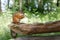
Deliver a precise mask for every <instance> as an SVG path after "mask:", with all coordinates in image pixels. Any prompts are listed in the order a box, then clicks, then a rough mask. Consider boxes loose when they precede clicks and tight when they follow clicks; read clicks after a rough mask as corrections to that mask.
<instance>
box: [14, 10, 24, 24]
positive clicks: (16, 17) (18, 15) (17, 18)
mask: <svg viewBox="0 0 60 40" xmlns="http://www.w3.org/2000/svg"><path fill="white" fill-rule="evenodd" d="M22 18H24V14H23V12H22V11H20V12H16V13H15V14H14V15H13V23H14V24H19V23H20V20H21V19H22Z"/></svg>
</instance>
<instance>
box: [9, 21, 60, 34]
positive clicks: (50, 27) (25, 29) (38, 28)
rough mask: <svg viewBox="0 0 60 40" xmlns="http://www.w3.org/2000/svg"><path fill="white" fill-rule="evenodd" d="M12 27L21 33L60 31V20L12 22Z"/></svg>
mask: <svg viewBox="0 0 60 40" xmlns="http://www.w3.org/2000/svg"><path fill="white" fill-rule="evenodd" d="M9 27H10V29H11V30H12V31H14V32H16V33H20V34H37V33H49V32H60V21H55V22H49V23H35V24H25V23H20V24H13V23H12V24H10V26H9Z"/></svg>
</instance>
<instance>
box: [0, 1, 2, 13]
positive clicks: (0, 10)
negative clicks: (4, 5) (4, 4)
mask: <svg viewBox="0 0 60 40" xmlns="http://www.w3.org/2000/svg"><path fill="white" fill-rule="evenodd" d="M1 12H2V9H1V0H0V13H1Z"/></svg>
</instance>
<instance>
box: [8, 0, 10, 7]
mask: <svg viewBox="0 0 60 40" xmlns="http://www.w3.org/2000/svg"><path fill="white" fill-rule="evenodd" d="M9 2H10V0H8V8H9Z"/></svg>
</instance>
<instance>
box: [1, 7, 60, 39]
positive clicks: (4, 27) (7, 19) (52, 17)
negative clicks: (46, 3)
mask: <svg viewBox="0 0 60 40" xmlns="http://www.w3.org/2000/svg"><path fill="white" fill-rule="evenodd" d="M59 10H60V8H57V12H51V13H49V14H46V15H45V16H44V15H41V14H40V15H41V16H40V17H32V18H30V19H28V18H24V19H23V20H22V21H21V22H27V23H34V22H39V23H41V22H43V23H45V22H48V21H56V20H60V11H59ZM10 13H12V12H11V11H8V12H5V13H2V14H1V15H0V40H9V39H10V38H11V35H10V29H9V28H8V25H9V24H10V23H11V21H12V15H11V14H10ZM51 35H60V32H56V33H45V34H33V35H32V36H51ZM21 36H22V35H21Z"/></svg>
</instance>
